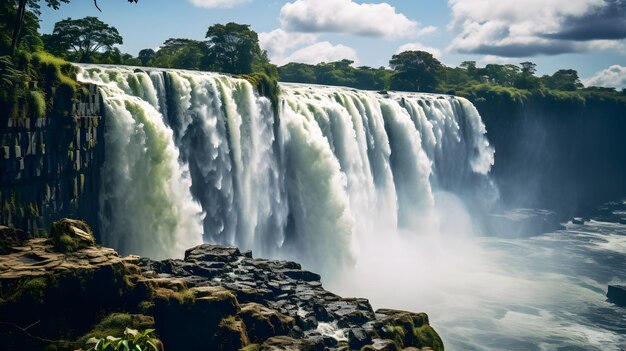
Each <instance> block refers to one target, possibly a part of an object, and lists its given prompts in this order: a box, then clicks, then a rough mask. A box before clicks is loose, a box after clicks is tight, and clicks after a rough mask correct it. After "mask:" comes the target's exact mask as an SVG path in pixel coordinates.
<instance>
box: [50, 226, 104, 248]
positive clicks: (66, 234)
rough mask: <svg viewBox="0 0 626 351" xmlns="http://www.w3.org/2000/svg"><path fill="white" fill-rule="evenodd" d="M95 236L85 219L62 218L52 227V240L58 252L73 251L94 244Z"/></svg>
mask: <svg viewBox="0 0 626 351" xmlns="http://www.w3.org/2000/svg"><path fill="white" fill-rule="evenodd" d="M81 232H82V235H81ZM93 238H94V237H93V232H92V231H91V228H90V227H89V225H88V224H87V223H85V222H84V221H79V220H69V219H62V220H60V221H56V222H54V223H52V226H51V227H50V240H51V241H52V244H53V245H54V248H55V250H57V251H58V252H73V251H76V250H78V249H80V248H82V247H85V246H89V245H93V244H94V243H95V240H94V239H93Z"/></svg>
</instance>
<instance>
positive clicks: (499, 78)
mask: <svg viewBox="0 0 626 351" xmlns="http://www.w3.org/2000/svg"><path fill="white" fill-rule="evenodd" d="M482 71H483V73H484V75H486V76H488V77H489V80H490V81H491V82H492V83H496V84H500V85H504V86H513V85H514V84H515V82H516V81H517V79H518V78H519V75H520V68H519V67H518V66H516V65H511V64H507V65H498V64H489V65H487V66H485V68H484V69H483V70H482Z"/></svg>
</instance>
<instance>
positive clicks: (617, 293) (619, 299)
mask: <svg viewBox="0 0 626 351" xmlns="http://www.w3.org/2000/svg"><path fill="white" fill-rule="evenodd" d="M606 297H608V298H609V301H611V302H613V303H614V304H616V305H619V306H624V307H626V285H609V290H608V292H607V293H606Z"/></svg>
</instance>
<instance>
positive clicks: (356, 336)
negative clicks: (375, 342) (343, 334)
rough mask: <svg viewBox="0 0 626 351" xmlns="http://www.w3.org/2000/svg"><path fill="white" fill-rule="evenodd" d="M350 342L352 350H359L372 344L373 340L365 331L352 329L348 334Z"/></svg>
mask: <svg viewBox="0 0 626 351" xmlns="http://www.w3.org/2000/svg"><path fill="white" fill-rule="evenodd" d="M348 342H349V343H350V348H352V349H357V350H358V349H360V348H361V347H363V346H365V345H368V344H370V343H371V342H372V338H371V337H370V336H369V335H368V334H367V332H366V331H365V329H362V328H352V329H350V331H349V332H348Z"/></svg>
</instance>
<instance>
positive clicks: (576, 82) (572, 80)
mask: <svg viewBox="0 0 626 351" xmlns="http://www.w3.org/2000/svg"><path fill="white" fill-rule="evenodd" d="M543 81H544V82H545V85H546V86H547V87H548V88H550V89H555V90H565V91H575V90H576V89H579V88H582V87H583V84H582V83H581V82H580V78H579V77H578V72H576V71H575V70H573V69H560V70H558V71H556V72H555V73H554V74H553V75H552V76H544V77H543Z"/></svg>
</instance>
